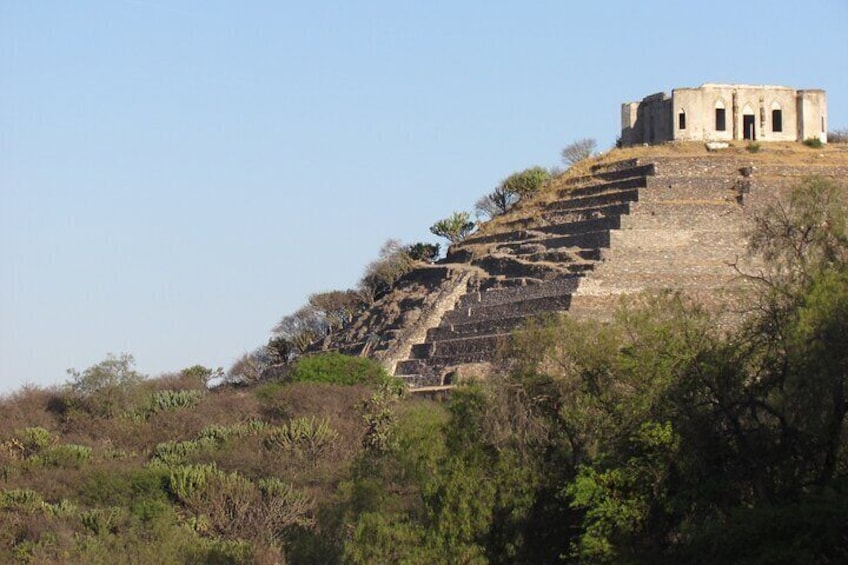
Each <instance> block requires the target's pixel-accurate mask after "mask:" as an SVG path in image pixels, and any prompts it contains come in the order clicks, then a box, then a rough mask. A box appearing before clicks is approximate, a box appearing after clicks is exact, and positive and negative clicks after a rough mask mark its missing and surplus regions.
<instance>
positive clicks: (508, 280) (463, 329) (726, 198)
mask: <svg viewBox="0 0 848 565" xmlns="http://www.w3.org/2000/svg"><path fill="white" fill-rule="evenodd" d="M846 173H848V168H846V167H844V166H843V167H839V166H836V167H834V166H828V165H811V164H803V165H783V164H780V163H762V162H752V161H750V160H747V159H745V158H740V157H738V156H728V157H725V156H713V155H708V156H701V157H692V156H682V157H658V158H652V159H649V160H639V159H629V160H625V161H618V162H614V163H609V164H605V165H602V166H597V167H594V168H593V170H592V172H591V174H588V175H584V176H581V177H572V178H568V179H565V181H564V182H562V183H560V188H559V190H558V192H557V198H556V199H555V200H553V201H551V202H548V203H547V204H544V205H542V206H541V207H540V208H538V209H536V210H534V213H533V214H532V215H530V216H527V217H524V218H516V219H512V220H509V221H506V222H504V223H503V224H502V226H501V231H499V232H497V233H486V234H482V235H477V236H474V237H471V238H469V239H468V240H466V242H464V243H463V244H462V245H459V246H456V247H455V248H454V249H453V250H452V253H451V256H452V257H453V259H454V260H456V261H465V262H467V263H468V264H470V265H473V266H476V267H478V268H479V269H480V272H478V274H477V275H475V276H474V277H472V278H470V279H469V280H468V285H467V288H466V292H465V293H464V295H462V296H461V297H460V298H459V300H458V301H457V303H456V305H455V307H454V308H452V309H450V310H447V311H445V314H444V316H443V318H442V319H441V322H440V323H439V324H438V325H437V326H435V327H432V328H431V329H430V330H428V331H427V333H426V336H425V339H424V340H423V341H421V342H420V343H417V344H415V345H413V346H412V347H411V348H410V349H409V350H410V356H409V358H408V359H406V360H402V361H400V362H398V363H397V364H396V374H397V375H398V376H400V377H403V378H406V379H408V380H409V381H410V382H411V383H413V384H416V385H425V384H428V385H436V384H444V383H445V382H446V379H447V380H448V381H449V380H450V379H451V374H452V372H453V371H454V370H455V369H457V368H459V367H462V368H463V370H466V369H468V368H469V366H472V365H473V364H478V363H485V362H491V361H493V360H495V359H496V357H497V355H498V351H499V349H500V348H501V347H502V346H503V345H504V344H505V343H506V341H507V340H508V338H509V335H510V333H511V332H512V331H514V330H515V329H518V328H520V327H522V326H523V325H524V324H526V322H527V320H528V319H529V318H532V317H534V316H537V315H539V314H545V313H549V312H562V311H570V312H571V313H573V314H575V315H580V316H591V317H595V318H608V317H610V316H611V315H612V313H613V312H614V310H615V308H616V306H617V304H618V298H619V297H620V296H621V295H624V294H632V293H637V292H641V291H645V290H660V289H666V288H669V289H679V290H684V291H685V292H686V293H687V294H688V295H690V296H694V297H695V298H697V299H698V300H699V301H701V302H703V303H705V304H707V305H709V304H711V303H712V304H716V305H717V304H719V303H720V304H722V305H728V304H729V305H730V312H729V315H730V316H731V317H734V316H735V317H738V314H739V312H738V311H737V310H734V309H733V308H734V306H733V304H734V299H738V298H740V297H741V296H743V293H744V291H745V281H744V279H743V278H741V277H740V276H739V274H738V271H737V270H736V268H737V267H738V268H741V269H746V268H750V267H751V266H752V265H750V264H748V263H746V261H747V252H746V251H747V236H748V230H749V227H750V225H751V224H750V216H751V214H752V213H754V211H756V210H757V209H759V208H761V207H762V206H763V205H764V204H765V203H767V202H770V201H773V199H775V198H779V197H781V196H782V195H785V193H786V191H787V190H788V189H789V188H790V187H791V186H793V185H795V184H797V183H798V181H799V179H801V178H803V177H806V176H810V175H820V176H825V177H832V178H837V179H839V178H845V176H846Z"/></svg>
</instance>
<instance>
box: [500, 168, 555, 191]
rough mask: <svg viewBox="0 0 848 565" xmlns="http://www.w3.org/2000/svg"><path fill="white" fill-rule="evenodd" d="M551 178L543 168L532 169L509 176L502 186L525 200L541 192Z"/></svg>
mask: <svg viewBox="0 0 848 565" xmlns="http://www.w3.org/2000/svg"><path fill="white" fill-rule="evenodd" d="M550 178H551V174H550V173H549V172H548V171H547V170H546V169H545V168H543V167H531V168H529V169H525V170H523V171H521V172H518V173H513V174H511V175H510V176H508V177H507V178H506V179H505V180H504V181H503V182H502V183H501V185H502V186H503V188H504V189H505V190H506V191H508V192H512V193H514V194H517V195H518V197H519V198H524V197H526V196H529V195H531V194H535V193H536V192H538V191H539V188H541V186H542V185H543V184H544V183H545V182H546V181H547V180H548V179H550Z"/></svg>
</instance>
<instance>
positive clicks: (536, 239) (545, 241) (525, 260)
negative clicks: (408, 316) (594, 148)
mask: <svg viewBox="0 0 848 565" xmlns="http://www.w3.org/2000/svg"><path fill="white" fill-rule="evenodd" d="M654 174H655V166H654V165H653V164H640V163H639V162H638V161H637V160H635V159H630V160H626V161H619V162H615V163H610V164H606V165H603V166H597V167H595V168H594V169H593V170H592V172H591V174H589V175H585V176H581V177H576V178H571V179H568V180H567V181H566V182H564V183H562V184H561V185H560V188H559V189H558V192H557V199H556V200H554V201H553V202H550V203H548V204H546V205H544V206H543V207H542V208H541V209H540V210H538V213H537V214H536V215H534V217H532V218H523V219H521V218H520V219H516V220H512V221H511V222H508V223H506V224H504V225H503V226H502V231H500V232H499V233H494V234H481V235H475V236H472V237H469V238H468V239H467V240H465V241H464V242H463V243H462V244H461V245H459V246H456V247H455V248H454V249H452V252H451V257H450V260H453V261H464V262H467V263H469V264H470V265H472V266H475V267H477V268H478V269H479V272H480V274H478V275H477V276H475V277H473V278H471V279H470V280H469V281H468V282H467V288H466V289H465V292H464V294H462V295H461V297H460V298H459V299H458V300H457V301H456V303H455V305H454V307H453V308H452V309H450V310H448V311H446V312H445V313H444V315H443V316H442V318H441V321H440V323H439V324H438V325H436V326H434V327H432V328H430V329H429V330H428V331H427V332H426V336H425V338H424V340H423V341H422V342H421V343H417V344H415V345H413V346H412V347H411V351H410V355H409V357H408V358H407V359H405V360H401V361H400V362H398V363H397V365H396V369H395V374H396V375H397V376H399V377H401V378H403V379H405V380H407V381H408V382H409V383H410V385H411V386H413V387H416V386H418V387H420V386H439V385H445V384H450V378H451V374H450V373H451V369H452V368H454V367H457V366H461V365H468V364H471V363H480V362H487V361H492V360H493V359H494V357H495V356H496V354H497V351H498V349H499V348H500V347H501V346H502V344H503V343H505V341H506V340H507V339H508V337H509V335H510V334H511V332H513V331H514V330H516V329H518V328H520V327H522V326H524V325H525V324H526V323H527V321H528V320H529V319H531V318H534V317H536V316H538V315H540V314H545V313H550V312H562V311H566V310H568V309H569V308H570V307H571V303H572V297H573V295H574V293H575V292H576V291H577V289H578V287H579V285H580V281H581V280H582V279H584V278H585V277H586V276H587V275H588V274H590V273H591V272H592V271H593V270H595V269H596V267H597V266H598V265H599V264H600V263H601V261H602V260H603V258H604V252H605V250H606V249H608V248H609V247H610V242H611V239H612V235H611V234H612V233H613V232H614V231H615V230H618V229H620V227H621V224H622V218H623V217H624V216H626V215H627V214H629V213H630V211H631V207H632V206H633V205H634V204H635V203H636V202H638V200H639V197H640V190H644V189H645V188H647V187H648V184H649V179H650V178H651V177H652V176H653V175H654Z"/></svg>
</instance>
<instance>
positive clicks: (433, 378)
mask: <svg viewBox="0 0 848 565" xmlns="http://www.w3.org/2000/svg"><path fill="white" fill-rule="evenodd" d="M395 376H396V377H397V378H399V379H401V380H402V381H404V382H405V383H406V386H408V387H409V388H413V389H414V388H422V387H425V386H439V385H441V384H442V383H441V379H440V378H439V377H438V376H437V375H432V374H430V375H427V374H417V373H413V374H409V375H401V374H395Z"/></svg>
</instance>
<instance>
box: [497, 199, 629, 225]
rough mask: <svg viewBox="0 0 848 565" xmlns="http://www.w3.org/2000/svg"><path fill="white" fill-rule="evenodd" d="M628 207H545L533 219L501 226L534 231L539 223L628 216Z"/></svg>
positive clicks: (624, 203)
mask: <svg viewBox="0 0 848 565" xmlns="http://www.w3.org/2000/svg"><path fill="white" fill-rule="evenodd" d="M630 206H631V204H630V202H623V203H619V204H608V205H606V206H590V207H588V208H577V209H574V210H557V209H553V210H550V209H548V208H547V206H544V207H542V208H540V211H539V213H538V214H537V215H534V216H533V217H530V218H519V219H517V220H512V221H510V222H506V223H504V224H503V225H504V227H506V228H509V231H519V230H536V229H538V228H536V227H535V226H537V225H540V223H543V224H544V225H557V224H565V223H569V222H582V221H585V220H591V219H596V218H606V217H610V216H621V215H625V214H629V213H630ZM540 221H541V222H540Z"/></svg>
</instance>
